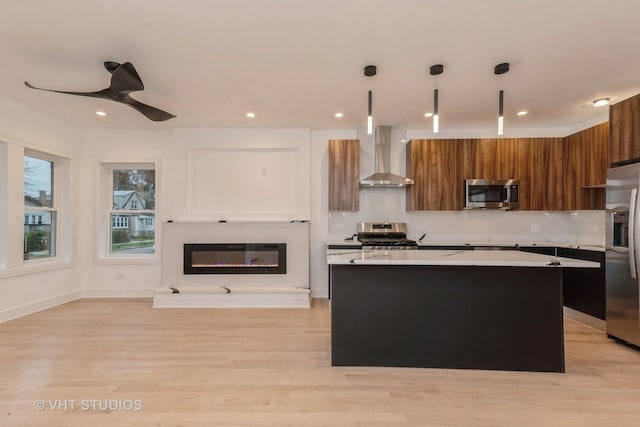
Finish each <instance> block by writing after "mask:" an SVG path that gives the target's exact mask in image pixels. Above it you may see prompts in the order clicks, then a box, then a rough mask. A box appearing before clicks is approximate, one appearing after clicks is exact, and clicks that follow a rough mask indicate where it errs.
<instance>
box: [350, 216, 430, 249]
mask: <svg viewBox="0 0 640 427" xmlns="http://www.w3.org/2000/svg"><path fill="white" fill-rule="evenodd" d="M356 236H357V239H358V241H360V243H361V244H362V247H363V249H417V248H418V243H417V242H416V241H415V240H410V239H407V224H406V223H404V222H361V223H359V224H358V233H357V234H356Z"/></svg>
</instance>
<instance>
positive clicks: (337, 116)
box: [334, 113, 344, 119]
mask: <svg viewBox="0 0 640 427" xmlns="http://www.w3.org/2000/svg"><path fill="white" fill-rule="evenodd" d="M334 116H335V117H336V119H341V118H342V117H344V115H343V114H342V113H336V114H334Z"/></svg>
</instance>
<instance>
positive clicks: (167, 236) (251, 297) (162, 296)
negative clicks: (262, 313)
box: [153, 221, 310, 308]
mask: <svg viewBox="0 0 640 427" xmlns="http://www.w3.org/2000/svg"><path fill="white" fill-rule="evenodd" d="M185 243H285V244H286V245H287V272H286V274H184V273H183V247H184V244H185ZM309 295H310V291H309V223H308V222H288V221H287V222H285V221H269V222H254V221H252V222H244V221H242V222H240V221H238V222H212V221H181V222H165V223H163V224H162V288H160V289H158V290H157V291H156V293H155V296H154V304H153V306H154V307H163V308H164V307H309V306H310V299H309V298H310V297H309Z"/></svg>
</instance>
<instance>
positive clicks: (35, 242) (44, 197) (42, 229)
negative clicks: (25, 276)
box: [23, 153, 58, 260]
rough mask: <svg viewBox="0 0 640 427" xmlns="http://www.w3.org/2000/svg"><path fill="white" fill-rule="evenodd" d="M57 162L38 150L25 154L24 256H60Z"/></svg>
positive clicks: (24, 257) (26, 257)
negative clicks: (58, 241) (58, 249)
mask: <svg viewBox="0 0 640 427" xmlns="http://www.w3.org/2000/svg"><path fill="white" fill-rule="evenodd" d="M54 171H55V164H54V162H53V161H51V160H47V159H45V158H42V157H39V156H38V155H37V154H30V153H29V154H26V155H25V156H24V219H25V221H24V222H25V224H24V238H23V254H24V255H23V259H25V260H31V259H39V258H51V257H55V256H56V235H57V221H58V210H57V209H56V205H57V204H56V194H55V192H54V182H55V180H54V178H55V176H54V175H55V172H54Z"/></svg>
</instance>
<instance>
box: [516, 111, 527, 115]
mask: <svg viewBox="0 0 640 427" xmlns="http://www.w3.org/2000/svg"><path fill="white" fill-rule="evenodd" d="M527 113H528V111H518V113H517V114H518V115H519V116H526V115H527Z"/></svg>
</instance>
